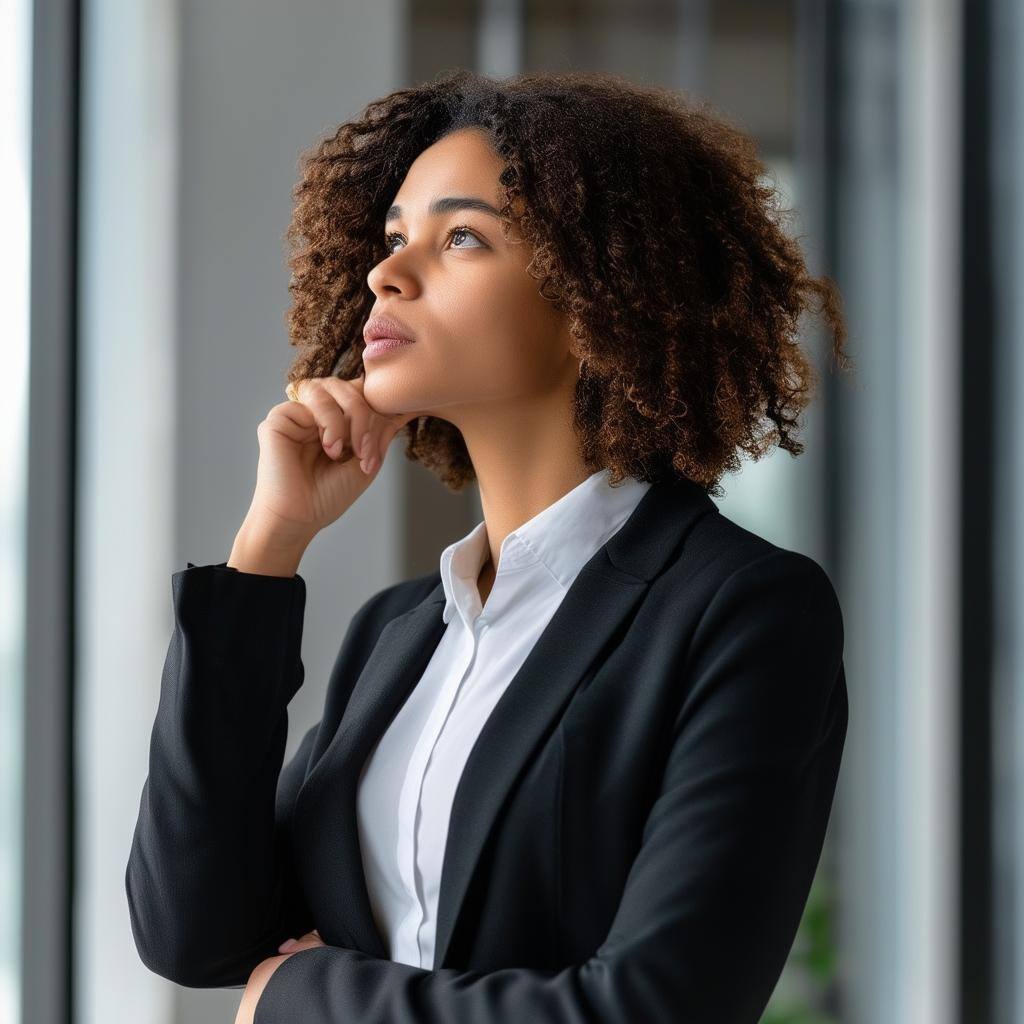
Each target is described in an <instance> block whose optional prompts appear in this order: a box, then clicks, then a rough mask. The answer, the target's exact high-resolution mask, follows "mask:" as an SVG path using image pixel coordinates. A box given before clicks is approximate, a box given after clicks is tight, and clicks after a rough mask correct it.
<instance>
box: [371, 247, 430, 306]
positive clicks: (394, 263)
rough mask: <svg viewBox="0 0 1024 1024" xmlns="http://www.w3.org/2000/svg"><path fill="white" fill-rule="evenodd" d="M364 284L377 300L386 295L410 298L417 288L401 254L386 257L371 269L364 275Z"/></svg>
mask: <svg viewBox="0 0 1024 1024" xmlns="http://www.w3.org/2000/svg"><path fill="white" fill-rule="evenodd" d="M366 283H367V285H368V286H369V289H370V291H371V292H373V294H374V295H376V296H377V297H378V298H379V297H381V296H383V295H387V294H400V295H405V296H412V295H414V294H415V293H416V291H417V289H418V287H419V286H418V284H417V281H416V277H415V275H414V274H413V273H412V272H411V270H410V269H409V265H408V261H406V260H403V259H402V255H401V253H394V254H392V255H391V256H387V257H386V258H385V259H383V260H381V261H380V263H378V264H376V266H374V267H372V268H371V270H370V272H369V273H368V274H367V275H366Z"/></svg>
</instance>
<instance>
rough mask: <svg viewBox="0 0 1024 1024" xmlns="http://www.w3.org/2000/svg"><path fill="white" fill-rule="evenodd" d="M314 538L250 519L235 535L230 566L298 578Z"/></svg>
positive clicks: (261, 573) (229, 561)
mask: <svg viewBox="0 0 1024 1024" xmlns="http://www.w3.org/2000/svg"><path fill="white" fill-rule="evenodd" d="M312 539H313V538H312V536H306V535H304V534H296V533H292V532H290V531H289V532H283V531H281V530H280V529H277V528H274V527H272V526H270V525H269V524H267V523H264V522H262V521H256V522H251V521H249V520H248V519H247V520H246V521H245V522H243V523H242V526H241V527H240V528H239V531H238V533H237V534H236V535H235V540H234V544H233V545H232V547H231V554H230V556H229V557H228V560H227V565H228V567H229V568H232V569H237V570H238V571H239V572H249V573H257V574H259V575H262V576H294V575H295V574H296V572H298V568H299V563H300V562H301V561H302V556H303V555H304V554H305V551H306V548H307V547H308V546H309V542H310V541H311V540H312Z"/></svg>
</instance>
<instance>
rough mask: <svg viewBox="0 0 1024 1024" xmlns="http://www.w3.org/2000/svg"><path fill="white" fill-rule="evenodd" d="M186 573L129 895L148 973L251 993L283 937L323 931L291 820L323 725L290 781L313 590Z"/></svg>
mask: <svg viewBox="0 0 1024 1024" xmlns="http://www.w3.org/2000/svg"><path fill="white" fill-rule="evenodd" d="M188 566H189V567H188V569H186V570H184V571H181V572H177V573H175V574H174V575H173V576H172V598H173V609H174V632H173V635H172V637H171V641H170V645H169V647H168V651H167V655H166V658H165V660H164V665H163V674H162V677H161V683H160V697H159V704H158V708H157V712H156V718H155V721H154V724H153V728H152V734H151V740H150V752H149V774H148V777H147V779H146V781H145V783H144V785H143V788H142V798H141V801H140V804H139V814H138V820H137V823H136V827H135V833H134V837H133V840H132V845H131V852H130V855H129V859H128V865H127V869H126V871H125V889H126V892H127V896H128V908H129V916H130V919H131V927H132V932H133V935H134V939H135V944H136V946H137V948H138V951H139V954H140V956H141V958H142V961H143V962H144V963H145V964H146V966H147V967H149V968H150V970H152V971H154V972H156V973H157V974H160V975H162V976H163V977H166V978H169V979H171V980H173V981H176V982H178V983H179V984H182V985H190V986H194V987H214V986H220V987H232V986H244V985H245V984H246V983H247V981H248V977H249V974H250V973H251V971H252V969H253V967H255V966H256V964H258V963H260V962H261V961H262V960H264V959H266V958H267V957H269V956H276V955H278V949H277V946H278V944H279V943H280V942H282V941H283V940H284V938H286V937H287V936H288V935H293V934H299V935H301V934H304V933H305V932H307V931H310V930H311V929H312V928H313V924H312V921H311V915H310V913H309V910H308V908H307V907H306V906H305V903H304V901H303V897H302V894H301V891H300V888H299V886H298V885H297V884H296V880H295V876H294V872H293V867H292V861H291V857H290V846H289V843H288V841H287V837H288V821H287V818H286V813H287V812H288V811H289V810H290V808H291V807H292V805H293V803H294V797H295V793H296V792H297V790H298V787H299V785H300V784H301V782H302V779H303V777H304V767H305V763H306V760H307V759H308V757H309V751H310V748H311V746H312V743H313V739H314V736H315V734H316V729H317V727H316V726H314V727H313V728H312V729H310V730H309V731H308V732H307V733H306V734H305V736H304V737H303V739H302V741H301V743H300V745H299V749H298V751H297V753H296V754H295V756H294V757H293V758H292V760H291V761H290V762H289V764H288V765H287V766H286V767H285V768H284V770H283V771H282V770H281V764H282V760H283V757H284V749H285V742H286V739H287V733H288V715H287V711H286V708H287V705H288V702H289V701H290V700H291V698H292V697H293V696H294V694H295V692H296V691H297V690H298V689H299V687H300V686H301V685H302V681H303V666H302V661H301V658H300V644H301V639H302V625H303V614H304V610H305V596H306V590H305V583H304V581H303V579H302V577H300V576H294V577H284V576H263V575H259V574H255V573H244V572H239V571H238V570H236V569H234V568H229V567H227V565H226V563H220V564H218V565H212V566H194V565H193V564H192V563H191V562H189V563H188ZM257 894H258V896H257Z"/></svg>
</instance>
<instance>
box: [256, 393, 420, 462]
mask: <svg viewBox="0 0 1024 1024" xmlns="http://www.w3.org/2000/svg"><path fill="white" fill-rule="evenodd" d="M365 380H366V378H365V377H362V376H360V377H356V378H354V379H352V380H343V379H342V378H340V377H312V378H307V379H305V380H300V381H297V382H296V384H295V392H296V394H297V395H298V397H299V401H297V402H292V401H288V402H283V403H281V406H275V407H274V408H275V409H279V408H280V409H282V411H283V412H284V413H285V414H286V415H287V416H288V417H289V419H290V420H291V421H292V422H293V423H294V424H295V425H296V430H306V431H308V428H309V427H310V425H315V426H316V428H317V430H318V431H319V434H320V441H321V444H322V445H323V448H324V451H325V452H326V453H327V455H328V456H329V457H330V458H332V459H339V458H340V457H341V456H342V454H343V452H345V451H351V452H353V453H354V454H355V456H356V458H359V459H360V460H363V456H364V454H365V456H366V459H365V460H364V461H365V463H366V466H365V468H366V471H367V472H372V471H373V470H374V469H375V468H376V465H377V464H379V463H380V462H382V461H383V459H384V455H385V453H386V451H387V447H388V445H389V444H390V443H391V441H392V439H393V438H394V437H395V435H396V434H397V433H398V431H399V430H401V429H402V427H404V426H405V425H406V424H407V423H408V422H409V421H410V420H412V419H415V418H416V417H417V416H420V415H422V414H421V413H419V412H414V413H397V414H395V415H386V414H384V413H379V412H377V411H376V410H375V409H374V408H373V407H372V406H371V405H370V404H369V402H367V401H366V399H365V398H364V397H363V385H364V384H365ZM288 407H290V408H288ZM299 410H302V411H301V412H299ZM366 434H369V435H370V440H369V443H368V445H367V447H366V449H365V452H364V449H363V447H362V445H363V439H364V436H365V435H366ZM289 436H294V435H289ZM296 439H298V437H296ZM305 439H307V440H308V439H309V435H308V433H307V434H306V435H305ZM374 458H376V460H377V462H376V464H375V463H373V462H372V460H373V459H374Z"/></svg>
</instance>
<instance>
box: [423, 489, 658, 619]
mask: <svg viewBox="0 0 1024 1024" xmlns="http://www.w3.org/2000/svg"><path fill="white" fill-rule="evenodd" d="M609 472H610V471H609V470H608V469H600V470H598V471H597V472H595V473H592V474H591V475H590V476H589V477H587V479H586V480H584V481H582V482H581V483H579V484H577V485H576V486H575V487H574V488H573V489H572V490H571V491H568V492H567V493H565V494H563V495H562V497H560V498H559V499H558V500H557V501H554V502H552V504H550V505H548V506H547V508H544V509H542V510H541V511H540V512H538V513H537V514H536V515H535V516H533V518H532V519H528V520H527V521H526V522H525V523H523V524H522V525H521V526H519V527H517V528H516V529H515V530H513V531H512V532H511V533H510V534H509V535H508V536H507V537H505V539H504V540H503V541H502V543H501V551H500V554H499V557H498V573H497V578H496V579H495V586H497V585H498V579H500V578H501V577H502V576H504V575H505V574H506V573H510V572H516V571H518V570H520V569H524V568H526V567H528V566H534V567H536V568H543V569H545V570H546V571H547V572H548V573H549V574H550V575H551V576H552V577H553V578H554V579H555V580H556V581H557V582H558V584H559V585H560V586H561V587H562V588H563V589H568V587H569V586H570V584H571V583H572V581H573V579H575V577H576V575H577V574H578V573H579V571H580V569H582V568H583V566H584V565H585V564H586V563H587V561H589V559H590V558H591V556H592V555H593V554H594V552H596V551H597V550H598V548H600V547H601V545H602V544H604V542H605V541H606V540H608V538H609V537H611V536H612V534H614V533H615V532H616V531H617V530H618V529H619V527H620V526H622V524H623V523H624V522H625V521H626V519H628V518H629V516H630V514H631V513H632V512H633V509H634V508H635V507H636V506H637V504H638V503H639V501H640V499H641V498H642V497H643V495H644V492H646V491H647V489H648V488H649V487H650V486H651V484H650V483H649V482H648V481H645V480H638V479H636V478H635V477H631V476H627V477H626V478H625V479H624V480H623V481H622V482H621V483H620V484H619V485H617V486H616V487H612V486H611V485H610V484H609V482H608V477H609ZM487 555H488V544H487V523H486V522H485V521H481V522H479V523H477V525H476V526H474V527H473V529H472V530H471V531H470V532H469V533H468V534H467V535H466V536H465V537H463V538H461V539H460V540H457V541H455V542H454V543H452V544H449V545H448V547H446V548H445V549H444V551H442V552H441V564H440V568H441V582H442V584H443V586H444V593H445V606H444V611H443V613H442V615H443V618H444V621H445V622H448V621H450V620H451V617H452V615H454V614H455V609H456V601H457V598H456V593H457V592H458V593H465V592H466V590H467V588H468V589H469V592H470V593H474V592H476V580H477V577H478V576H479V575H480V570H481V568H482V567H483V565H484V563H485V562H486V561H487Z"/></svg>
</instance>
